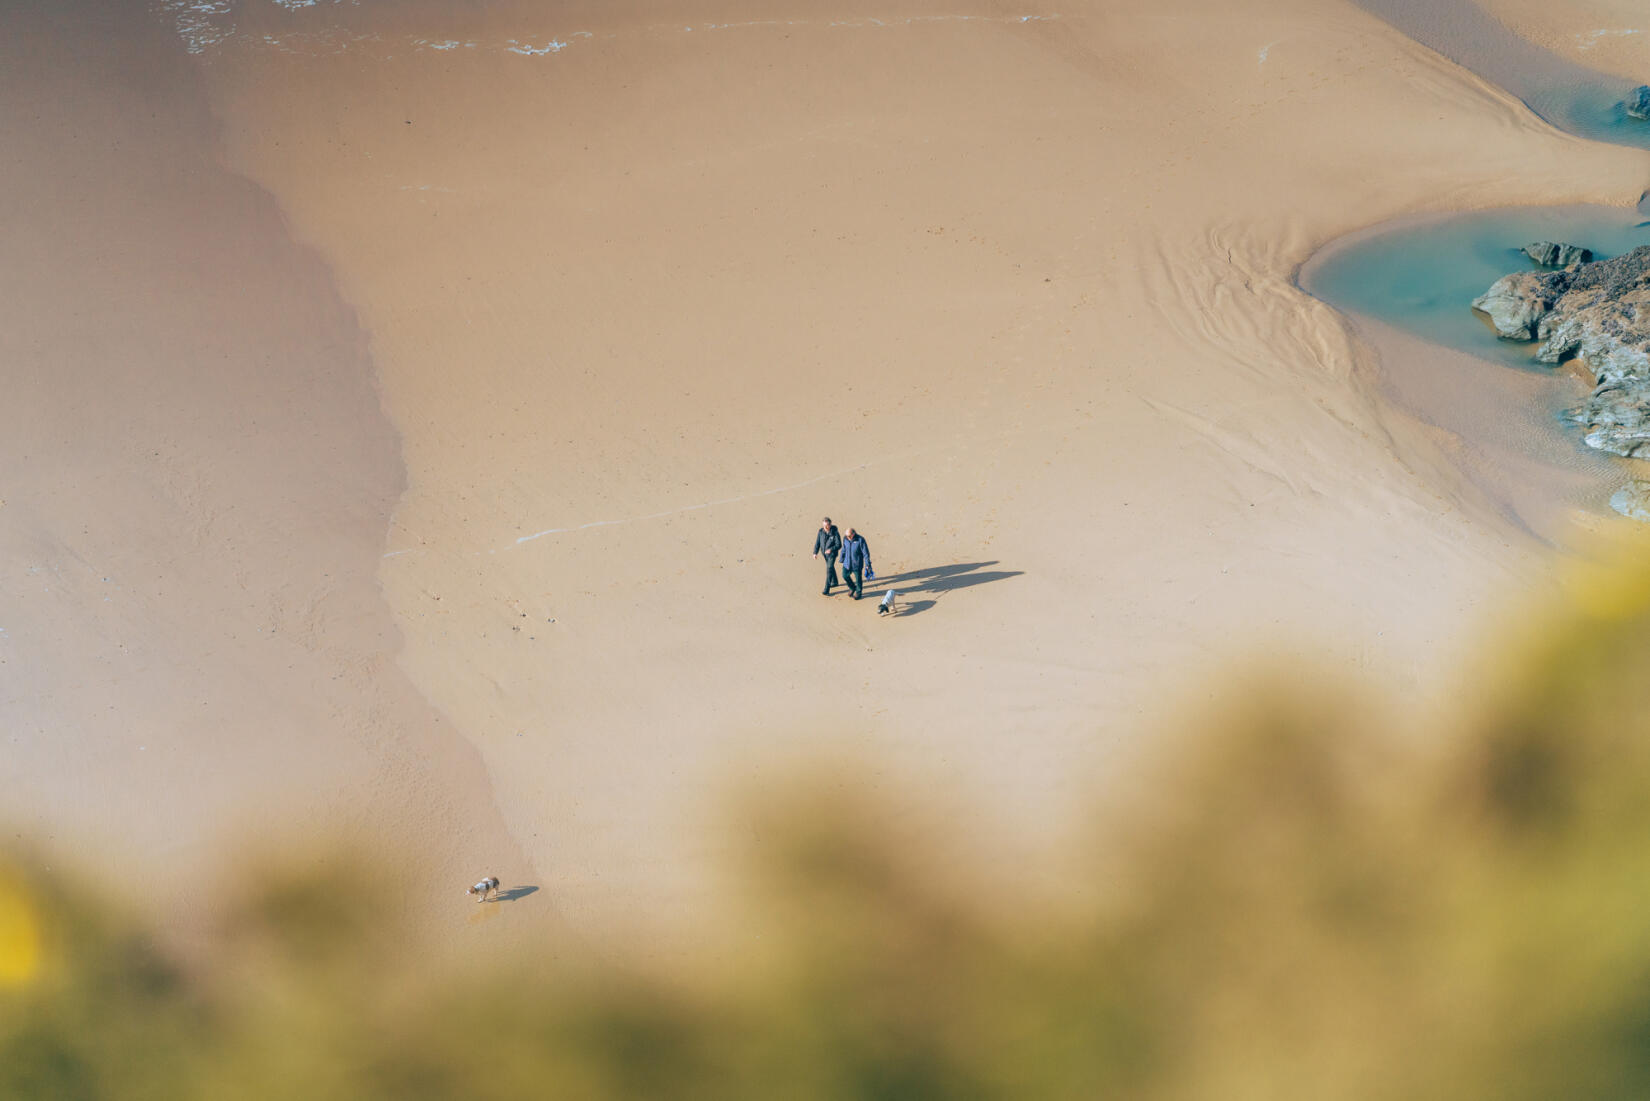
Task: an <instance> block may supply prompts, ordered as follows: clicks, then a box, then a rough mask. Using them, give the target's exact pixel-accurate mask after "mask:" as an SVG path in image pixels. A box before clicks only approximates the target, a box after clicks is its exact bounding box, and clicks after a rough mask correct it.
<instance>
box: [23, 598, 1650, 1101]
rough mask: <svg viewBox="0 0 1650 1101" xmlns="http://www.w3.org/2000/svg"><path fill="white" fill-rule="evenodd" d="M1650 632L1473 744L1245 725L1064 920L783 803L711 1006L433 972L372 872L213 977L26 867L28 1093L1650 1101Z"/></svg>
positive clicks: (1620, 610) (1516, 696) (1473, 726)
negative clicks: (749, 941) (769, 937)
mask: <svg viewBox="0 0 1650 1101" xmlns="http://www.w3.org/2000/svg"><path fill="white" fill-rule="evenodd" d="M1644 597H1645V590H1644V588H1643V586H1642V585H1638V584H1637V582H1636V581H1635V580H1633V579H1621V578H1617V579H1615V580H1614V581H1600V582H1597V583H1595V584H1594V585H1593V586H1592V587H1591V588H1589V589H1588V590H1587V591H1586V592H1584V593H1582V594H1581V597H1580V598H1578V599H1577V601H1576V602H1575V604H1574V606H1573V607H1571V608H1568V609H1566V610H1565V611H1564V612H1563V613H1561V614H1558V615H1556V616H1554V617H1553V618H1551V619H1550V620H1544V621H1543V622H1541V623H1539V624H1537V625H1535V626H1534V628H1533V629H1532V631H1531V632H1530V634H1529V636H1528V637H1527V638H1525V639H1520V640H1514V641H1512V642H1508V643H1506V644H1505V645H1506V647H1507V650H1508V652H1509V655H1510V656H1509V657H1508V659H1507V660H1506V662H1505V663H1504V667H1503V668H1502V670H1501V672H1500V673H1498V674H1496V675H1494V676H1492V677H1489V678H1487V679H1486V678H1484V677H1480V678H1478V680H1477V681H1476V683H1473V684H1471V685H1463V689H1462V693H1461V696H1462V698H1463V700H1467V701H1473V702H1471V703H1468V704H1466V705H1465V707H1466V710H1467V712H1468V714H1467V717H1466V718H1465V719H1464V720H1461V721H1460V722H1459V724H1457V725H1451V726H1449V727H1447V728H1444V727H1441V728H1440V729H1437V730H1433V731H1405V732H1403V733H1402V736H1397V735H1396V732H1394V731H1391V730H1385V729H1382V728H1381V727H1380V724H1379V723H1378V722H1372V721H1371V720H1370V717H1369V710H1368V708H1366V707H1363V706H1361V705H1359V704H1356V703H1354V702H1352V701H1351V700H1350V698H1349V697H1346V696H1343V695H1340V694H1337V693H1335V692H1333V691H1329V690H1318V691H1316V692H1314V691H1312V690H1311V689H1309V688H1307V689H1303V688H1301V687H1299V686H1298V685H1297V686H1292V687H1290V688H1289V689H1287V690H1284V689H1278V688H1276V687H1273V688H1256V689H1253V690H1252V691H1251V692H1250V693H1249V694H1247V695H1243V694H1239V695H1238V696H1237V697H1236V698H1233V699H1230V700H1228V701H1227V703H1226V706H1225V707H1224V708H1223V710H1222V711H1220V712H1219V713H1217V714H1216V715H1215V716H1213V717H1211V718H1210V719H1209V720H1208V722H1207V723H1206V728H1205V729H1200V730H1198V731H1196V732H1195V736H1194V737H1191V738H1188V739H1186V747H1185V751H1184V752H1183V753H1181V754H1179V755H1178V756H1176V758H1175V761H1174V764H1173V766H1172V767H1169V768H1166V769H1165V770H1163V771H1162V773H1161V774H1154V780H1155V789H1154V790H1155V791H1156V792H1157V794H1158V795H1159V798H1158V799H1156V801H1154V802H1150V803H1143V804H1142V808H1141V809H1140V812H1139V814H1138V815H1136V816H1134V817H1133V818H1131V819H1130V821H1129V822H1128V823H1126V825H1125V827H1124V828H1122V829H1117V828H1116V826H1115V824H1114V825H1113V827H1112V828H1111V830H1110V832H1109V836H1108V837H1107V839H1106V843H1105V844H1100V845H1096V846H1095V847H1094V848H1093V850H1092V852H1093V856H1092V857H1091V859H1090V860H1089V863H1088V865H1087V867H1088V869H1089V871H1090V873H1091V874H1092V877H1093V881H1094V885H1096V889H1094V890H1074V891H1073V892H1072V895H1071V897H1070V898H1069V899H1068V900H1067V901H1066V902H1064V903H1047V904H1045V903H1038V904H1028V905H1024V906H1016V905H1013V904H1005V902H1004V900H1003V899H1002V898H1000V897H997V896H996V895H995V894H994V893H993V886H994V885H993V884H990V883H984V882H978V881H976V882H969V883H963V882H957V881H955V880H954V879H953V878H950V877H948V876H947V875H946V874H943V873H942V872H941V871H940V869H943V868H955V867H956V866H957V864H958V863H959V862H958V861H957V860H955V859H933V858H932V857H934V856H935V854H934V853H933V851H932V850H931V849H928V850H925V849H924V847H923V845H921V844H916V843H913V842H911V841H910V840H909V839H908V832H902V831H901V830H900V829H898V828H896V826H895V824H894V822H893V818H894V817H896V815H895V812H894V811H893V810H892V808H890V807H889V806H888V805H887V804H886V803H885V802H880V801H879V800H877V799H876V798H873V797H871V796H870V795H867V794H864V793H863V792H862V791H857V790H856V789H851V788H850V789H847V790H844V789H843V788H842V787H841V786H840V785H832V786H828V787H817V786H816V787H815V788H811V789H807V790H802V791H788V792H784V793H782V797H781V798H778V799H776V800H775V802H774V803H773V806H774V807H775V808H778V809H775V810H773V811H772V812H771V813H770V814H768V815H767V817H766V819H765V821H764V826H763V837H764V844H763V845H762V847H761V851H760V856H759V859H758V861H757V863H756V865H755V866H754V867H753V868H752V870H751V872H750V874H751V877H752V882H753V884H754V888H753V891H752V898H753V901H752V903H751V905H752V906H753V907H754V909H755V910H756V911H757V912H759V914H760V920H761V922H762V926H763V928H765V929H771V930H774V931H776V939H777V942H776V943H775V942H773V941H769V942H767V943H765V944H764V945H763V948H762V951H761V953H760V955H752V956H751V958H749V959H747V960H742V961H735V962H732V963H730V964H729V965H728V966H727V967H725V968H721V969H719V970H716V971H713V972H710V973H709V974H708V975H705V976H701V977H698V978H694V979H683V978H682V977H681V976H680V975H677V976H672V977H666V976H663V975H651V974H649V973H647V972H646V971H645V970H639V969H632V968H626V967H622V966H619V965H616V964H611V963H609V964H602V963H592V964H591V965H589V966H588V967H584V968H581V969H578V970H576V971H569V972H566V973H561V972H556V973H555V976H554V978H552V977H551V975H552V972H551V971H550V970H549V969H534V968H531V967H522V968H519V969H512V970H511V972H510V973H509V974H485V975H459V976H454V975H451V974H447V973H442V974H441V975H439V976H435V975H424V974H421V973H420V970H419V968H418V964H417V960H416V958H415V957H412V958H410V956H409V953H408V952H407V951H406V950H405V949H406V946H405V944H404V943H403V942H402V940H401V939H400V938H399V936H398V935H397V934H396V932H395V931H394V930H386V929H384V928H382V927H381V925H380V922H379V918H380V916H381V915H377V914H373V913H371V912H370V911H369V909H368V906H369V903H368V901H367V900H369V899H370V898H371V897H373V895H374V893H375V892H374V890H373V888H372V886H371V882H372V881H371V875H370V873H369V872H367V871H366V870H365V869H366V868H367V867H368V865H367V864H365V863H361V864H352V863H350V862H348V861H347V860H343V859H333V860H330V861H325V862H316V863H312V865H311V867H310V869H309V870H308V871H306V872H304V873H302V874H296V875H293V874H281V873H271V874H269V875H265V876H262V877H260V878H259V880H258V882H257V886H256V887H255V888H253V889H251V890H248V891H246V892H245V893H244V894H245V897H244V898H242V899H241V900H240V901H239V902H237V903H236V904H235V905H234V907H233V908H232V909H231V912H230V914H229V918H228V920H227V921H226V922H225V924H224V926H223V928H222V931H221V935H220V936H219V938H218V943H216V944H215V945H214V946H213V948H212V952H211V963H210V965H209V966H207V967H205V968H200V967H194V968H191V969H188V970H185V969H184V968H182V967H180V966H179V965H176V964H174V963H172V962H170V961H168V960H167V959H165V958H163V957H162V956H161V955H160V954H159V953H157V951H156V950H155V949H154V948H152V947H151V946H150V945H151V943H152V942H151V939H150V938H149V937H148V936H146V934H145V931H144V930H143V929H142V928H141V927H140V923H138V922H136V921H134V920H132V919H131V918H130V917H128V916H126V915H124V914H122V913H121V912H120V911H119V910H118V909H115V908H112V907H111V906H109V905H108V904H107V903H106V902H105V901H103V900H101V899H98V898H96V897H93V896H91V895H89V894H87V893H86V892H85V891H83V890H82V889H81V888H79V887H78V886H77V885H76V884H75V883H74V882H72V881H70V880H67V879H64V878H60V877H46V876H44V875H43V874H40V873H35V872H30V871H28V870H27V869H28V868H29V867H31V866H32V865H33V864H38V861H34V862H32V863H31V862H30V861H27V860H25V859H24V856H23V854H16V855H15V857H14V858H13V859H11V861H10V862H9V863H0V1097H4V1098H30V1099H36V1098H49V1099H80V1098H86V1099H94V1098H151V1097H153V1098H168V1099H193V1098H243V1099H248V1101H257V1099H262V1098H305V1099H312V1101H330V1099H338V1101H346V1099H347V1101H357V1099H376V1098H384V1099H391V1098H393V1099H397V1101H418V1099H436V1098H457V1097H463V1098H471V1099H476V1101H487V1099H519V1098H541V1097H542V1098H579V1099H586V1098H588V1099H592V1101H595V1099H617V1098H626V1099H631V1098H640V1099H649V1101H653V1099H658V1101H667V1099H683V1101H688V1099H692V1101H730V1099H741V1098H749V1099H753V1101H755V1099H761V1101H771V1099H775V1098H787V1099H791V1098H794V1099H799V1101H815V1099H818V1101H824V1099H830V1098H866V1099H889V1101H922V1099H926V1098H948V1099H951V1098H962V1099H974V1098H978V1099H987V1098H1014V1099H1041V1098H1049V1099H1055V1098H1058V1099H1073V1101H1076V1099H1093V1098H1106V1097H1117V1098H1129V1099H1147V1101H1150V1099H1157V1098H1162V1099H1170V1098H1219V1099H1221V1101H1243V1099H1248V1098H1255V1099H1260V1098H1268V1099H1272V1098H1314V1099H1318V1098H1337V1099H1341V1098H1350V1099H1365V1098H1367V1099H1388V1098H1390V1099H1400V1098H1402V1099H1416V1098H1422V1099H1425V1098H1438V1099H1446V1098H1447V1099H1450V1101H1471V1099H1475V1098H1483V1099H1490V1098H1494V1099H1496V1101H1519V1099H1523V1098H1531V1099H1533V1098H1556V1097H1563V1098H1600V1099H1609V1098H1622V1099H1628V1098H1632V1099H1640V1098H1644V1097H1650V920H1646V918H1647V915H1650V907H1647V905H1646V903H1647V902H1650V714H1647V713H1650V698H1647V696H1646V693H1645V691H1644V689H1643V687H1642V686H1643V684H1644V683H1645V681H1644V679H1643V671H1644V670H1645V669H1650V617H1647V616H1646V614H1645V606H1646V601H1645V599H1644ZM966 832H967V831H966V830H962V831H959V836H966ZM941 836H943V834H942V835H941ZM899 838H907V839H906V840H892V839H899ZM939 843H941V844H943V842H939ZM929 844H930V845H932V844H935V842H929ZM317 869H319V870H317ZM1010 901H1011V900H1010Z"/></svg>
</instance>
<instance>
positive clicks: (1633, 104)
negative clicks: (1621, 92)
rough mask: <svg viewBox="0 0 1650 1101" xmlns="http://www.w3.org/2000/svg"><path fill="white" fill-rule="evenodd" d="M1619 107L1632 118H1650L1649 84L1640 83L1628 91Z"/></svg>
mask: <svg viewBox="0 0 1650 1101" xmlns="http://www.w3.org/2000/svg"><path fill="white" fill-rule="evenodd" d="M1621 109H1622V110H1623V111H1626V112H1627V113H1628V115H1630V116H1632V117H1633V118H1636V119H1646V120H1650V84H1640V85H1639V86H1638V87H1637V88H1634V89H1633V90H1632V91H1631V92H1630V93H1628V96H1627V98H1626V99H1625V100H1623V101H1622V104H1621Z"/></svg>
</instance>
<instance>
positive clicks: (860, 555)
mask: <svg viewBox="0 0 1650 1101" xmlns="http://www.w3.org/2000/svg"><path fill="white" fill-rule="evenodd" d="M870 568H871V547H870V544H868V543H866V542H865V536H863V535H861V534H859V533H858V532H856V531H855V530H854V529H853V528H849V529H848V538H846V539H844V540H843V541H842V580H843V583H844V584H846V585H847V586H848V592H849V593H850V594H852V595H853V598H854V599H855V600H858V599H859V598H860V597H862V596H864V595H865V571H866V570H868V569H870Z"/></svg>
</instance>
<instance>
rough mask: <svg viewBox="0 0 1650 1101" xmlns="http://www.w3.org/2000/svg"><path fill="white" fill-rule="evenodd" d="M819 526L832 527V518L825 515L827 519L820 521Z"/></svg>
mask: <svg viewBox="0 0 1650 1101" xmlns="http://www.w3.org/2000/svg"><path fill="white" fill-rule="evenodd" d="M819 526H820V527H822V528H828V527H830V526H831V518H830V517H829V516H827V517H825V519H823V520H821V521H820V522H819Z"/></svg>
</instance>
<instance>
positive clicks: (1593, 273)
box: [1473, 245, 1650, 511]
mask: <svg viewBox="0 0 1650 1101" xmlns="http://www.w3.org/2000/svg"><path fill="white" fill-rule="evenodd" d="M1473 306H1474V307H1476V308H1477V309H1480V310H1483V311H1484V312H1485V313H1487V314H1489V315H1490V320H1491V321H1493V322H1494V323H1495V330H1496V332H1497V333H1498V334H1500V335H1501V336H1502V337H1503V338H1505V339H1508V340H1539V341H1541V342H1542V343H1541V347H1540V348H1538V349H1537V350H1536V356H1535V357H1536V359H1537V360H1539V361H1540V362H1542V363H1554V364H1556V363H1562V362H1563V361H1565V360H1567V359H1570V358H1572V357H1576V358H1579V359H1581V361H1582V362H1583V363H1585V364H1586V366H1587V367H1588V369H1589V370H1591V371H1592V373H1593V376H1594V378H1596V379H1597V380H1598V381H1597V385H1595V386H1594V387H1593V391H1592V393H1591V394H1590V395H1588V398H1587V400H1586V401H1585V402H1584V403H1582V404H1581V405H1580V406H1578V407H1577V408H1575V409H1572V410H1571V411H1570V414H1569V416H1570V419H1571V420H1572V421H1574V422H1575V423H1576V424H1579V425H1580V426H1581V427H1582V439H1583V440H1584V441H1585V442H1586V444H1587V446H1589V447H1594V448H1597V449H1598V450H1600V451H1608V452H1610V453H1611V454H1614V455H1625V456H1628V457H1630V458H1643V459H1650V245H1647V246H1642V247H1640V248H1636V249H1634V250H1633V251H1632V252H1629V253H1628V254H1626V255H1625V256H1618V257H1616V258H1615V259H1613V260H1599V261H1597V262H1594V263H1581V264H1577V265H1575V266H1573V267H1570V268H1567V269H1565V270H1563V271H1548V272H1539V271H1525V272H1515V273H1514V274H1512V275H1508V276H1504V277H1502V278H1501V279H1498V280H1496V283H1495V285H1494V286H1492V287H1491V288H1490V289H1489V290H1488V291H1487V292H1486V293H1484V294H1483V295H1481V296H1480V297H1479V298H1477V299H1476V300H1475V301H1474V302H1473ZM1618 511H1619V510H1618Z"/></svg>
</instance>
